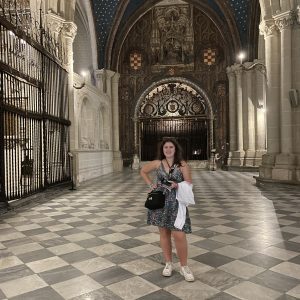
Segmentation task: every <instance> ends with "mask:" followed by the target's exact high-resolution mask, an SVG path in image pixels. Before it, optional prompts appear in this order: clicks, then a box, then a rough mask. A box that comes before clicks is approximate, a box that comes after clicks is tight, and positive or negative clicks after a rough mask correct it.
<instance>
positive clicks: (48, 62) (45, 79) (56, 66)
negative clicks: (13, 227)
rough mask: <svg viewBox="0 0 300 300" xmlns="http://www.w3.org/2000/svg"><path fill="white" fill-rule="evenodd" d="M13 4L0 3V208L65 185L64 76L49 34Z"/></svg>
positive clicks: (65, 128) (22, 8) (66, 145)
mask: <svg viewBox="0 0 300 300" xmlns="http://www.w3.org/2000/svg"><path fill="white" fill-rule="evenodd" d="M14 4H15V7H14ZM17 4H18V2H17V1H15V2H14V1H4V0H1V1H0V43H1V49H0V81H1V83H0V184H1V186H0V197H1V198H0V201H1V202H6V201H9V200H13V199H17V198H21V197H25V196H27V195H29V194H32V193H35V192H37V191H39V190H41V189H43V188H45V187H47V186H50V185H54V184H57V183H60V182H63V181H68V180H70V171H69V169H70V168H69V160H68V150H69V130H68V127H69V126H70V121H69V120H68V118H69V116H68V84H67V83H68V74H67V72H66V70H65V69H64V68H63V67H62V66H61V62H60V61H59V56H58V53H60V51H59V46H58V45H57V44H55V43H53V40H52V39H51V37H50V36H49V34H48V33H49V32H48V31H47V30H45V29H44V28H42V26H41V24H39V25H38V26H36V27H35V26H34V25H35V23H33V22H32V19H31V18H30V15H29V13H30V11H29V12H28V9H24V7H19V8H18V6H17ZM24 16H25V17H26V18H25V21H26V24H27V26H22V28H21V27H20V21H21V20H23V19H24ZM22 18H23V19H22ZM28 20H30V21H28ZM18 22H19V23H18ZM23 25H24V24H23ZM29 26H31V27H32V26H33V27H32V28H29ZM25 30H26V32H25ZM29 33H30V34H29ZM50 50H52V51H50Z"/></svg>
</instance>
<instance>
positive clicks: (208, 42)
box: [118, 1, 235, 161]
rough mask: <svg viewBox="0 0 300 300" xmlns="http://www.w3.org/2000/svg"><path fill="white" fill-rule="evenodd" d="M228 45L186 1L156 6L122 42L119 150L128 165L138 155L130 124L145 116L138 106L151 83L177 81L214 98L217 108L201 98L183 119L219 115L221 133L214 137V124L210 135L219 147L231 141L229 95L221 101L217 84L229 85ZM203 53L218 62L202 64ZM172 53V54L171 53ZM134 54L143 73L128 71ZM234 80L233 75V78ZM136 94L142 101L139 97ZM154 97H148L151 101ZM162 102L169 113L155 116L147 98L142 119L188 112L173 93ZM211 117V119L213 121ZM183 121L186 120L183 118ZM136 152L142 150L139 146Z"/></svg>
mask: <svg viewBox="0 0 300 300" xmlns="http://www.w3.org/2000/svg"><path fill="white" fill-rule="evenodd" d="M166 3H167V4H166ZM168 4H169V5H168ZM169 38H170V39H169ZM225 45H226V43H225V41H224V38H223V37H222V35H221V33H220V31H219V30H218V28H217V27H216V25H215V23H214V22H213V21H212V20H211V19H210V18H209V17H208V16H207V15H206V14H204V13H203V12H202V11H200V10H198V9H197V8H195V7H194V6H192V5H189V4H187V3H184V2H183V1H181V2H180V3H179V1H175V2H173V1H172V3H171V2H170V1H164V2H163V3H160V4H159V5H157V6H154V7H153V8H152V9H151V10H150V11H149V12H148V13H146V14H145V15H144V16H143V18H141V19H140V20H139V21H138V22H137V23H136V24H135V25H134V26H133V27H132V29H131V30H130V32H129V33H128V36H127V37H126V39H125V41H124V43H123V47H122V51H121V53H120V58H119V62H120V63H119V66H118V70H120V73H121V77H120V85H119V96H120V101H119V112H120V138H121V141H122V142H121V143H120V147H121V151H122V157H123V159H124V160H125V161H129V160H131V159H132V156H133V154H134V153H137V151H136V150H135V145H136V144H137V142H135V138H134V132H135V129H134V122H133V120H132V117H133V116H134V115H135V116H137V115H140V114H141V112H140V111H139V109H140V108H141V106H140V105H138V107H137V101H138V100H139V99H144V97H146V96H147V97H148V94H149V90H148V89H147V91H146V88H148V87H149V86H150V85H151V83H153V82H156V83H158V82H159V81H160V80H161V79H162V78H170V77H172V78H173V79H174V82H181V83H183V84H186V85H188V86H191V87H192V88H194V89H195V90H196V91H197V93H196V94H199V93H200V94H201V92H200V90H203V91H205V93H206V94H208V95H212V99H213V100H211V101H212V106H213V107H210V103H209V102H205V103H204V102H202V101H203V99H202V100H199V101H198V100H197V101H195V104H193V105H192V102H193V101H192V100H191V102H189V103H190V106H189V107H188V109H190V110H189V113H187V114H183V117H184V116H189V114H190V115H191V116H195V115H196V114H198V113H199V114H200V115H201V114H202V113H203V114H205V113H206V112H207V111H210V112H213V111H215V112H216V115H215V116H214V117H215V119H218V122H219V123H218V124H220V125H219V129H218V131H217V132H216V136H215V135H214V134H215V132H213V130H214V127H213V125H212V122H213V121H211V125H210V127H209V129H208V135H209V136H211V137H214V136H215V141H216V142H218V140H219V139H220V138H221V139H222V143H223V142H224V141H223V140H225V139H226V137H227V127H228V126H227V117H226V116H227V115H226V114H227V111H228V95H227V91H226V96H222V95H223V94H222V89H221V87H220V88H219V92H218V93H219V96H217V94H216V91H215V83H216V82H221V81H224V82H225V83H226V84H227V82H228V78H227V77H226V72H225V70H226V66H227V65H229V62H228V61H226V59H225V57H226V58H229V57H230V54H228V53H227V49H226V48H225V47H226V46H225ZM205 49H212V50H214V51H215V59H212V57H211V59H212V60H211V63H212V64H211V65H209V64H205V63H204V52H203V51H204V50H205ZM169 50H170V51H171V52H168V51H169ZM182 50H185V51H186V52H184V51H182ZM134 51H138V52H139V53H141V55H142V63H141V68H140V69H138V70H134V69H132V68H131V67H130V59H129V57H130V53H133V52H134ZM214 51H212V52H214ZM225 54H226V56H225ZM171 62H172V63H171ZM175 76H176V77H178V78H180V80H179V81H176V77H175ZM233 76H235V74H234V73H233ZM186 77H189V78H190V81H188V82H185V80H184V79H183V78H186ZM169 82H170V80H169V81H167V82H161V83H160V85H167V84H169ZM191 82H198V84H199V85H198V88H200V90H198V89H197V88H195V87H193V85H191V84H190V83H191ZM226 84H225V86H226ZM155 86H157V84H156V85H155ZM223 92H224V91H223ZM160 94H162V93H160ZM137 95H142V96H140V97H137ZM203 95H204V94H203ZM151 96H152V95H151V93H150V94H149V98H151ZM188 97H189V96H187V99H188ZM200 98H201V97H200ZM164 99H165V102H164V104H163V105H162V107H161V108H160V113H162V112H163V111H165V112H166V114H162V115H158V114H157V112H158V111H159V110H158V107H157V106H158V104H157V103H148V105H147V106H146V102H147V101H146V99H145V103H144V106H145V108H144V111H143V114H144V117H143V118H147V119H148V118H152V117H151V116H153V115H154V116H156V117H157V116H162V117H167V116H168V115H170V116H178V117H177V118H180V116H181V115H180V114H179V111H180V112H181V113H182V112H183V110H182V109H187V108H186V106H185V102H184V101H183V98H182V99H181V100H178V99H174V97H173V95H172V93H171V98H170V99H168V98H167V97H164ZM147 100H148V98H147ZM149 100H150V99H149ZM189 101H190V100H189ZM150 102H151V101H150ZM221 102H222V104H221ZM199 103H200V104H199ZM203 103H204V104H203ZM149 104H150V105H149ZM183 104H184V105H183ZM221 105H222V110H221V109H216V107H221ZM182 107H183V108H182ZM188 109H187V110H188ZM156 117H154V118H156ZM209 118H212V116H209ZM182 119H183V120H184V118H182ZM183 122H185V121H183ZM137 132H139V131H137ZM139 138H140V136H138V137H136V140H138V141H139ZM212 141H213V138H212V139H211V141H210V142H209V145H210V146H211V147H212V143H213V142H212ZM220 143H221V142H220ZM136 147H137V149H139V146H136Z"/></svg>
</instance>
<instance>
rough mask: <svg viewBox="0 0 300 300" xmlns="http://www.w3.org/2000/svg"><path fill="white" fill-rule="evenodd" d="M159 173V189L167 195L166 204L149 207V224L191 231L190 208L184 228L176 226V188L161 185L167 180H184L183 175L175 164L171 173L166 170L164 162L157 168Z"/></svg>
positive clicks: (157, 173) (186, 231)
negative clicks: (169, 188)
mask: <svg viewBox="0 0 300 300" xmlns="http://www.w3.org/2000/svg"><path fill="white" fill-rule="evenodd" d="M156 175H157V184H158V187H157V190H161V191H163V192H164V194H165V196H166V201H165V206H164V208H161V209H155V210H149V209H148V217H147V224H149V225H155V226H158V227H164V228H168V229H170V230H177V231H183V232H185V233H191V232H192V228H191V220H190V217H189V212H188V209H186V219H185V224H184V226H183V228H182V230H180V229H178V228H176V227H174V223H175V220H176V217H177V211H178V201H177V200H176V189H172V190H171V191H169V190H168V189H166V188H164V187H162V186H160V185H161V184H162V183H163V182H165V181H166V180H171V181H175V182H181V181H183V180H184V179H183V175H182V173H181V170H180V168H179V167H178V166H176V165H175V166H174V169H173V171H172V172H171V173H170V174H169V173H168V172H166V170H165V168H164V166H163V164H162V163H161V164H160V166H159V168H158V169H157V170H156Z"/></svg>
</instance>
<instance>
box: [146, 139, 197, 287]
mask: <svg viewBox="0 0 300 300" xmlns="http://www.w3.org/2000/svg"><path fill="white" fill-rule="evenodd" d="M158 156H159V157H158V160H153V161H151V162H149V163H147V164H146V165H144V166H143V167H142V169H141V176H142V177H143V179H144V181H145V182H146V183H147V184H148V185H149V187H150V189H151V190H152V189H157V190H162V191H164V193H165V206H164V208H161V209H156V210H148V218H147V224H150V225H155V226H158V229H159V233H160V245H161V248H162V251H163V255H164V258H165V262H166V265H165V268H164V270H163V272H162V275H163V276H171V275H172V271H173V266H172V242H171V237H173V239H174V242H175V247H176V252H177V255H178V258H179V261H180V266H181V267H180V273H181V274H182V275H183V276H184V278H185V280H186V281H194V276H193V273H192V272H191V270H190V268H189V267H188V266H187V254H188V249H187V240H186V233H191V232H192V229H191V220H190V217H189V213H188V210H186V218H185V223H184V225H183V227H182V229H178V228H176V227H175V226H174V223H175V220H176V217H177V212H178V205H179V204H178V201H177V200H176V189H177V188H178V183H180V182H182V181H186V182H188V183H190V184H191V183H192V179H191V174H190V170H189V167H188V165H187V163H186V162H185V161H184V160H183V159H182V151H181V148H180V146H179V144H178V143H177V141H176V140H175V139H173V138H165V139H164V140H163V142H162V144H161V146H160V150H159V155H158ZM154 170H156V176H157V178H156V182H155V183H153V182H152V181H151V179H150V177H149V173H150V172H152V171H154ZM166 185H167V186H169V187H168V188H166V187H165V186H166Z"/></svg>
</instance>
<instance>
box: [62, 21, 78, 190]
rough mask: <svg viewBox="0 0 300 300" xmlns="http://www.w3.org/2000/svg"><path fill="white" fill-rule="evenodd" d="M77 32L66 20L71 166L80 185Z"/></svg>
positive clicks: (65, 43) (76, 181)
mask: <svg viewBox="0 0 300 300" xmlns="http://www.w3.org/2000/svg"><path fill="white" fill-rule="evenodd" d="M76 33H77V26H76V25H75V23H73V22H64V23H63V27H62V30H61V34H62V40H63V43H64V45H65V51H66V62H65V67H66V69H67V71H68V94H69V119H70V121H71V126H70V151H71V153H72V154H73V160H71V161H72V162H73V164H72V166H71V168H72V169H73V178H72V180H73V182H75V185H78V182H79V180H78V175H79V174H78V163H77V161H78V159H77V156H76V155H75V153H74V150H75V149H76V148H78V130H77V128H78V119H77V118H76V115H77V111H76V103H75V97H74V88H73V84H74V72H73V62H74V61H73V56H74V55H73V41H74V38H75V36H76Z"/></svg>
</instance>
